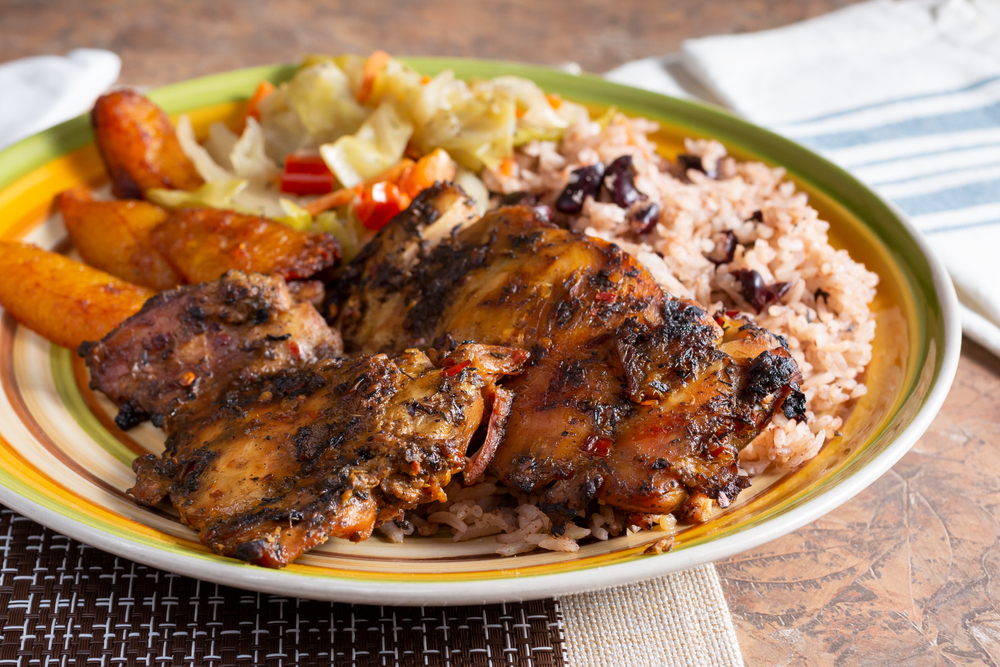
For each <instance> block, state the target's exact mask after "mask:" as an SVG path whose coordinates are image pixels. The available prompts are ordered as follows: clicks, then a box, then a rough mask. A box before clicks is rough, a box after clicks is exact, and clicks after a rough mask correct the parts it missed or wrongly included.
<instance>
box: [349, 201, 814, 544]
mask: <svg viewBox="0 0 1000 667" xmlns="http://www.w3.org/2000/svg"><path fill="white" fill-rule="evenodd" d="M460 193H461V191H460V190H458V189H457V188H455V187H454V186H450V185H439V186H435V188H432V189H430V190H427V191H425V192H424V193H423V194H422V195H421V196H419V197H417V198H416V199H415V200H414V202H413V204H412V205H411V209H410V210H408V211H406V212H404V213H402V214H400V216H399V217H397V218H396V219H394V220H393V221H391V222H390V223H389V224H388V225H387V226H386V227H385V228H383V230H382V231H381V232H380V233H379V235H378V236H377V237H376V238H375V240H374V241H373V242H372V244H371V246H370V247H371V248H372V251H371V252H366V253H363V254H362V255H360V256H359V257H358V258H356V259H355V261H354V262H353V263H352V265H351V266H350V267H349V269H348V277H349V278H348V280H346V281H344V282H343V283H342V284H341V285H340V286H339V287H338V288H337V293H338V296H339V298H340V305H341V307H340V310H339V313H340V315H339V319H338V322H337V323H338V325H339V326H340V327H341V331H342V334H343V336H344V341H345V347H346V349H347V350H348V351H352V352H353V351H359V352H376V351H394V350H399V349H403V348H406V347H410V346H434V347H436V348H438V349H449V348H451V347H452V346H454V345H455V344H456V343H457V342H459V341H476V342H477V343H484V344H490V345H513V346H518V347H522V348H525V349H529V350H531V352H532V361H531V366H530V368H528V369H527V370H526V372H525V373H524V374H522V375H521V376H519V377H517V378H514V379H513V380H511V381H510V382H508V383H506V384H505V385H504V389H506V390H510V391H512V392H513V399H512V403H511V404H510V406H509V415H510V416H509V419H508V420H507V423H506V428H505V430H504V433H503V435H502V438H501V439H500V442H499V443H498V445H497V449H496V454H495V458H494V459H493V461H492V464H491V469H492V471H493V472H494V473H496V474H497V475H499V476H500V477H501V478H502V479H503V481H504V482H505V483H506V484H507V485H508V486H511V487H513V488H516V489H519V490H521V491H523V492H524V493H532V494H541V505H542V509H544V510H545V511H546V512H547V513H548V514H549V515H550V516H551V517H552V518H553V519H554V521H555V523H556V525H557V526H558V525H559V524H564V523H565V522H567V521H569V520H571V519H572V518H573V517H574V516H576V515H577V514H578V513H580V512H581V511H583V510H584V509H585V508H586V507H587V505H588V504H589V503H590V502H591V501H592V500H594V499H601V500H604V501H605V502H607V503H609V504H611V505H614V506H616V507H620V508H624V509H630V510H634V511H641V512H650V513H666V512H671V511H675V510H678V509H682V510H684V511H686V509H687V506H686V505H684V503H689V504H691V503H696V502H701V501H700V499H701V498H703V497H707V498H711V499H714V500H718V501H720V503H721V504H723V505H726V504H728V503H729V502H730V501H731V500H732V499H734V498H735V496H736V494H737V493H739V491H740V490H741V489H742V488H743V487H744V486H746V485H747V482H748V481H747V478H746V477H742V476H740V475H739V468H738V464H737V456H738V453H739V450H740V449H741V448H742V447H743V446H745V445H746V444H747V443H748V442H750V441H751V440H752V439H753V438H754V437H756V436H757V435H758V434H759V433H760V432H761V431H762V430H763V428H764V427H765V426H766V425H767V423H768V422H769V421H770V419H771V416H772V415H773V413H774V411H775V410H776V409H778V408H782V409H784V410H785V413H786V415H788V416H789V417H793V416H795V417H797V416H799V415H801V414H802V412H803V411H804V404H803V402H802V400H801V399H800V398H799V397H801V393H800V392H798V387H797V383H798V381H799V374H798V369H797V367H796V365H795V362H794V361H793V360H792V359H791V357H790V355H789V354H788V352H787V351H786V350H785V349H784V346H783V340H781V339H780V338H778V337H776V336H773V335H771V334H770V333H768V332H766V331H764V330H762V329H759V328H758V327H756V326H755V325H754V324H753V323H752V322H750V321H747V320H734V319H729V318H726V317H725V316H722V317H720V319H719V321H716V320H714V319H713V318H712V317H710V316H709V315H708V314H707V313H706V312H705V311H704V310H702V309H701V308H700V307H698V306H697V305H696V304H693V303H691V302H688V301H683V300H678V299H673V298H671V297H669V296H667V295H665V294H664V293H663V291H662V290H661V289H660V287H659V286H658V285H657V284H656V282H655V281H654V280H653V278H652V276H650V274H649V273H648V272H647V271H646V270H645V269H644V268H643V267H642V266H641V265H640V264H639V263H638V262H637V261H636V260H634V259H633V258H632V257H631V256H629V255H628V254H626V253H624V252H623V251H622V250H621V249H619V248H618V247H617V246H615V245H612V244H609V243H605V242H603V241H601V240H599V239H594V238H589V237H585V236H582V235H579V234H576V233H573V232H570V231H567V230H563V229H558V228H555V227H553V226H552V225H549V224H547V223H545V222H544V221H542V220H540V219H538V217H537V214H536V212H535V211H534V210H533V209H531V208H529V207H520V206H515V207H506V208H501V209H499V210H497V211H493V212H490V213H488V214H487V215H486V216H484V217H483V218H482V219H481V220H479V221H478V222H476V223H475V224H472V225H464V224H463V225H457V224H456V225H455V226H454V229H453V233H451V234H449V235H447V236H445V237H444V238H443V239H442V240H438V241H437V242H436V243H435V242H433V241H428V242H424V239H422V237H421V230H422V226H421V225H420V224H414V223H413V220H414V219H419V218H420V217H421V216H422V215H423V213H422V212H424V211H437V210H440V209H441V208H446V207H447V202H449V201H454V200H455V199H456V197H458V196H460ZM387 276H391V280H388V279H386V277H387ZM386 303H392V304H393V306H392V308H385V307H383V304H386ZM761 378H766V381H764V380H762V379H761ZM689 498H691V499H692V500H690V501H688V499H689ZM682 505H684V506H683V507H682ZM688 514H690V515H692V516H695V517H703V516H704V514H705V513H704V512H697V513H693V512H688Z"/></svg>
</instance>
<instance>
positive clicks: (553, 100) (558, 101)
mask: <svg viewBox="0 0 1000 667" xmlns="http://www.w3.org/2000/svg"><path fill="white" fill-rule="evenodd" d="M545 99H547V100H548V101H549V106H551V107H552V108H553V109H558V108H559V107H561V106H562V98H561V97H559V95H558V93H549V94H548V95H546V96H545Z"/></svg>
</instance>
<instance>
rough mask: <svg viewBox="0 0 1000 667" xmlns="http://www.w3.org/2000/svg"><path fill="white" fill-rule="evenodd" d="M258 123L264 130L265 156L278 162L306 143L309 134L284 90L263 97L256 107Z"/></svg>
mask: <svg viewBox="0 0 1000 667" xmlns="http://www.w3.org/2000/svg"><path fill="white" fill-rule="evenodd" d="M257 108H258V109H260V122H261V127H262V128H263V130H264V145H265V148H266V150H267V154H268V155H269V156H271V158H273V159H274V160H277V161H278V162H284V160H285V156H286V155H288V154H289V153H294V152H295V151H297V150H298V149H299V148H301V147H302V146H303V145H305V144H306V143H308V142H309V141H310V140H309V133H308V132H306V126H305V125H303V124H302V120H301V119H300V118H299V114H298V113H296V111H295V109H293V108H292V105H291V102H290V101H289V99H288V93H287V92H286V91H285V89H284V88H278V89H277V90H276V91H274V92H273V93H271V94H270V95H268V96H267V97H265V98H264V99H263V100H261V101H260V104H258V105H257Z"/></svg>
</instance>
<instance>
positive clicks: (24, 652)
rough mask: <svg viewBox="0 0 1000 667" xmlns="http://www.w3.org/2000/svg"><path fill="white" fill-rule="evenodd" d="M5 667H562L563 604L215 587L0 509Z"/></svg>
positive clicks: (0, 658)
mask: <svg viewBox="0 0 1000 667" xmlns="http://www.w3.org/2000/svg"><path fill="white" fill-rule="evenodd" d="M0 556H2V567H0V628H2V631H3V640H2V642H0V665H17V666H18V667H21V666H24V667H29V666H31V665H42V666H46V665H59V666H60V667H63V666H67V667H68V666H70V665H74V666H76V667H84V666H86V665H101V666H102V667H111V666H118V665H150V666H153V665H156V666H161V667H162V666H166V665H184V666H191V667H230V666H234V667H237V666H238V667H244V666H249V665H267V666H269V667H270V666H271V665H274V666H276V667H277V666H281V667H311V666H312V665H317V666H318V665H326V666H328V665H338V666H339V665H350V666H352V667H355V666H356V667H364V666H367V665H379V666H395V665H400V666H401V667H405V666H409V665H454V666H459V665H482V666H484V667H485V666H487V665H492V666H495V665H514V666H520V665H525V666H533V667H550V666H551V667H562V666H563V665H564V664H565V662H564V658H563V651H562V643H561V638H560V626H559V609H558V605H557V602H556V601H555V600H535V601H531V602H523V603H513V604H495V605H485V606H464V607H373V606H364V605H352V604H341V603H335V602H316V601H311V600H302V599H298V598H292V597H281V596H277V595H266V594H262V593H253V592H248V591H243V590H239V589H236V588H230V587H227V586H219V585H216V584H210V583H206V582H203V581H198V580H197V579H191V578H190V577H184V576H181V575H178V574H171V573H168V572H164V571H162V570H157V569H155V568H151V567H146V566H145V565H140V564H138V563H134V562H132V561H129V560H126V559H124V558H118V557H116V556H112V555H111V554H107V553H104V552H102V551H99V550H97V549H92V548H90V547H88V546H86V545H84V544H81V543H79V542H77V541H75V540H71V539H69V538H67V537H65V536H63V535H59V534H57V533H54V532H52V531H50V530H48V529H47V528H44V527H43V526H40V525H39V524H37V523H35V522H33V521H31V520H29V519H26V518H24V517H22V516H20V515H18V514H17V513H15V512H13V511H11V510H8V509H5V508H2V509H0Z"/></svg>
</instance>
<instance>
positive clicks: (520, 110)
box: [514, 107, 528, 118]
mask: <svg viewBox="0 0 1000 667" xmlns="http://www.w3.org/2000/svg"><path fill="white" fill-rule="evenodd" d="M526 113H528V110H527V109H523V108H521V107H517V108H516V109H514V115H515V116H517V117H518V118H524V114H526Z"/></svg>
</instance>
